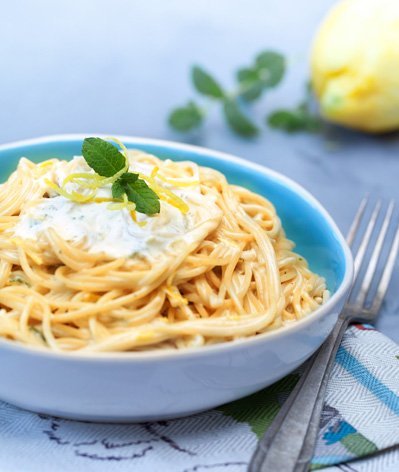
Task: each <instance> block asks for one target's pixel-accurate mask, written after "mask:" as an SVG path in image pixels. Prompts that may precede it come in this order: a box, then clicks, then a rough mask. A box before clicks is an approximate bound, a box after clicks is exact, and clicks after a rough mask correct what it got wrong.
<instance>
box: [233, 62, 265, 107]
mask: <svg viewBox="0 0 399 472" xmlns="http://www.w3.org/2000/svg"><path fill="white" fill-rule="evenodd" d="M237 79H238V81H239V82H240V90H239V93H238V94H239V96H240V97H242V98H243V99H244V100H246V101H247V102H251V101H254V100H256V99H258V98H259V97H260V96H261V95H262V91H263V83H262V81H261V80H260V78H259V74H258V71H257V70H255V69H249V68H244V69H239V70H238V71H237Z"/></svg>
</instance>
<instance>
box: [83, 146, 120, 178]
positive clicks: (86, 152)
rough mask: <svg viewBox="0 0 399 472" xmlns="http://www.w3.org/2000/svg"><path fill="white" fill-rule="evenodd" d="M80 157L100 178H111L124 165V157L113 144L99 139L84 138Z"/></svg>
mask: <svg viewBox="0 0 399 472" xmlns="http://www.w3.org/2000/svg"><path fill="white" fill-rule="evenodd" d="M82 155H83V157H84V159H85V161H86V162H87V164H88V165H89V166H90V167H91V168H92V169H93V170H94V171H95V172H96V173H97V174H99V175H101V176H102V177H112V176H113V175H115V174H116V173H118V172H119V171H121V170H122V169H123V168H124V167H125V165H126V158H125V156H124V155H123V154H122V153H120V152H119V151H118V149H117V148H116V147H115V146H114V145H113V144H111V143H108V142H107V141H104V140H103V139H101V138H86V139H85V140H84V141H83V146H82Z"/></svg>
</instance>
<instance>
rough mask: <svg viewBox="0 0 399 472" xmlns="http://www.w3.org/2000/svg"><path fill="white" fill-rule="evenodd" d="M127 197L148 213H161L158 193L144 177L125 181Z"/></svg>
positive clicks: (139, 210) (139, 208) (141, 211)
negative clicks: (133, 180)
mask: <svg viewBox="0 0 399 472" xmlns="http://www.w3.org/2000/svg"><path fill="white" fill-rule="evenodd" d="M123 185H124V188H125V191H126V195H127V198H128V199H129V201H131V202H134V203H135V204H136V210H137V211H138V212H140V213H145V214H146V215H154V214H155V213H159V211H160V209H161V206H160V203H159V197H158V195H157V194H156V193H155V192H154V191H153V190H151V189H150V187H149V186H148V185H147V183H146V182H145V181H144V180H142V179H137V180H136V181H135V182H129V183H124V184H123Z"/></svg>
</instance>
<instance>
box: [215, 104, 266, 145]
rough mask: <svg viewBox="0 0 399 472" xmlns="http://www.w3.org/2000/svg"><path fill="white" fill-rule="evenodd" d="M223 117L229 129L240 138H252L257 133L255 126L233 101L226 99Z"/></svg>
mask: <svg viewBox="0 0 399 472" xmlns="http://www.w3.org/2000/svg"><path fill="white" fill-rule="evenodd" d="M223 111H224V115H225V117H226V120H227V123H228V125H229V126H230V128H231V129H232V130H233V131H235V132H236V133H238V134H240V135H241V136H245V137H252V136H256V135H257V134H258V132H259V130H258V128H257V126H256V125H255V124H254V123H252V121H251V120H250V119H249V118H248V117H247V116H245V115H244V114H243V112H242V111H241V110H240V107H239V106H238V103H237V102H236V101H234V100H231V99H227V100H225V102H224V107H223Z"/></svg>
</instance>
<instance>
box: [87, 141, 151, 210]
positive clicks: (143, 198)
mask: <svg viewBox="0 0 399 472" xmlns="http://www.w3.org/2000/svg"><path fill="white" fill-rule="evenodd" d="M82 155H83V157H84V159H85V161H86V162H87V164H88V165H89V166H90V167H91V168H92V169H93V170H94V172H96V174H98V175H99V176H101V177H105V178H111V180H112V197H113V198H114V199H115V200H118V201H123V197H124V196H126V197H125V198H127V200H128V201H129V202H133V203H134V204H135V206H136V208H135V209H136V211H138V212H140V213H145V214H146V215H154V214H156V213H159V211H160V202H159V196H158V195H157V194H156V193H155V192H154V191H153V190H151V189H150V187H149V186H148V185H147V183H146V182H145V180H143V179H140V178H139V174H136V173H133V172H128V169H129V164H128V162H127V159H126V157H125V156H124V155H123V154H122V153H121V152H120V151H119V150H118V149H117V148H116V146H114V145H113V144H111V143H109V142H108V141H105V140H103V139H101V138H86V139H85V140H84V141H83V146H82ZM113 177H114V179H112V178H113Z"/></svg>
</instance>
